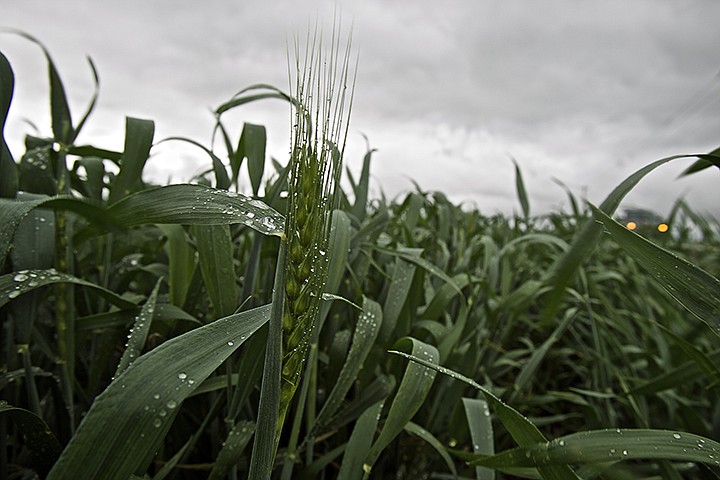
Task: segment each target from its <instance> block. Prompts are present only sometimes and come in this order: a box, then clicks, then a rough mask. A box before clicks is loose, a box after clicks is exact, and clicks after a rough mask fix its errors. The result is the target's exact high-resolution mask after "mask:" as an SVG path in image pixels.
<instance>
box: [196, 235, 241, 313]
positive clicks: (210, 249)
mask: <svg viewBox="0 0 720 480" xmlns="http://www.w3.org/2000/svg"><path fill="white" fill-rule="evenodd" d="M193 227H194V228H193V229H192V232H193V235H194V236H195V241H196V243H197V251H198V257H199V258H198V261H199V264H200V271H201V272H202V276H203V281H204V282H205V288H206V289H207V291H208V295H209V296H210V301H211V302H212V305H213V308H214V310H215V315H216V317H225V316H227V315H230V314H231V313H233V312H234V311H235V309H236V308H237V306H238V291H237V286H236V285H235V268H234V264H233V244H232V239H231V238H230V227H229V226H228V225H203V226H202V227H200V226H198V225H194V226H193Z"/></svg>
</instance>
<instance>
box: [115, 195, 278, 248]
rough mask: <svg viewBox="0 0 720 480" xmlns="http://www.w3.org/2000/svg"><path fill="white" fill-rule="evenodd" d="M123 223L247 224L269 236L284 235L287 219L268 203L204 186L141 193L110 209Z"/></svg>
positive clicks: (130, 224) (123, 200) (125, 224)
mask: <svg viewBox="0 0 720 480" xmlns="http://www.w3.org/2000/svg"><path fill="white" fill-rule="evenodd" d="M107 211H108V213H109V214H110V215H112V217H113V219H114V220H115V221H116V222H118V223H119V224H121V225H123V226H127V227H131V226H136V225H143V224H147V223H179V224H181V225H230V224H238V223H241V224H244V225H247V226H248V227H250V228H252V229H254V230H257V231H258V232H260V233H264V234H265V235H276V236H282V235H283V228H284V227H283V225H284V223H285V219H284V218H283V216H282V215H280V214H279V213H278V212H276V211H275V210H273V209H272V208H270V207H269V206H267V205H266V204H265V203H263V202H261V201H259V200H255V199H252V198H249V197H246V196H245V195H241V194H239V193H234V192H228V191H227V190H218V189H215V188H210V187H203V186H201V185H189V184H184V185H168V186H165V187H158V188H152V189H147V190H143V191H142V192H137V193H135V194H132V195H130V196H128V197H125V198H123V199H122V200H120V201H119V202H117V203H116V204H114V205H112V206H111V207H110V208H108V210H107Z"/></svg>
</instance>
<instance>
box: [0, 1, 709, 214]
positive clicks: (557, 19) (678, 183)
mask: <svg viewBox="0 0 720 480" xmlns="http://www.w3.org/2000/svg"><path fill="white" fill-rule="evenodd" d="M335 12H339V14H340V15H341V16H342V17H343V20H345V22H344V23H345V25H346V31H347V29H348V28H347V26H348V25H349V24H350V23H352V28H353V42H354V44H355V45H356V46H357V48H358V49H359V52H360V64H359V65H360V66H359V72H358V81H357V90H356V97H355V106H354V112H353V120H352V123H351V137H350V141H351V144H350V146H349V147H350V148H349V151H348V165H349V166H350V168H351V169H357V168H358V165H359V162H360V160H361V158H362V155H363V153H364V150H365V141H364V140H363V138H362V137H361V135H360V133H364V134H365V135H367V137H368V138H369V141H370V145H371V146H372V147H374V148H377V149H378V151H377V153H376V154H375V156H374V166H373V174H374V177H373V178H374V180H375V181H376V189H377V190H376V192H378V193H379V189H380V188H382V190H383V191H385V192H386V193H387V194H388V195H391V196H394V195H397V194H398V193H400V192H402V191H406V190H410V189H413V188H414V187H413V184H412V182H411V181H410V180H409V179H413V180H415V181H416V182H417V183H418V184H419V185H420V187H421V188H423V189H425V190H441V191H443V192H445V193H446V194H448V196H450V198H452V199H453V200H455V201H458V202H459V201H470V202H474V203H476V204H477V205H478V206H479V207H480V208H482V209H483V210H486V211H488V212H494V211H502V212H506V213H507V212H511V211H512V210H513V209H516V208H517V200H516V198H515V192H514V181H513V175H514V167H513V164H512V161H511V158H515V159H516V160H517V161H518V163H519V164H520V165H521V168H522V169H523V172H524V174H525V176H526V183H527V186H528V189H529V191H530V195H531V202H532V207H533V211H534V212H535V213H543V212H546V211H549V210H553V209H558V208H562V207H563V206H564V205H566V202H565V198H566V197H565V192H564V191H563V190H562V188H560V187H559V186H557V184H556V183H555V181H554V179H559V180H561V181H562V182H564V183H565V184H567V185H568V186H569V187H570V188H571V189H572V190H573V191H574V192H575V193H576V194H577V195H587V197H588V198H589V199H590V200H591V201H593V202H595V203H598V202H600V201H602V199H603V198H604V196H605V195H606V194H607V193H609V192H610V191H611V190H612V188H613V187H614V186H615V185H617V184H618V183H619V182H620V181H621V180H622V179H623V178H625V177H626V176H627V175H629V174H630V173H632V172H633V171H634V170H636V169H638V168H640V167H641V166H643V165H645V164H647V163H649V162H650V161H652V160H654V159H657V158H660V157H661V156H666V155H671V154H676V153H702V152H706V151H709V150H712V149H714V148H716V147H717V146H718V145H720V136H718V133H717V132H718V131H720V128H719V127H720V102H719V101H718V99H719V98H720V81H719V80H720V79H719V77H718V71H719V70H720V49H718V48H717V46H718V45H720V30H718V29H717V28H716V25H715V23H716V19H717V18H720V3H718V2H715V1H712V0H687V1H683V2H674V1H650V0H638V1H633V2H627V1H620V0H609V1H604V2H590V1H587V0H581V1H573V2H571V1H568V0H544V1H538V2H525V1H519V0H507V1H500V0H490V1H478V2H467V1H460V0H450V1H446V2H432V1H428V0H413V1H410V0H399V1H395V2H381V1H379V0H367V1H363V2H350V1H340V0H339V1H338V2H333V1H329V0H328V1H325V0H299V1H291V0H282V1H275V2H265V1H259V0H257V1H256V0H252V1H227V0H209V1H206V2H202V3H193V2H177V1H169V0H158V1H154V2H144V1H139V0H130V1H126V2H105V3H98V2H92V1H89V0H72V1H66V2H37V1H28V2H22V3H19V2H14V1H10V0H0V13H2V15H0V18H2V20H0V23H1V24H2V26H7V27H12V28H18V29H22V30H24V31H26V32H28V33H30V34H33V35H35V36H37V37H38V38H39V39H40V40H41V41H43V42H44V43H45V44H46V45H47V46H48V48H49V49H50V51H51V53H52V54H53V56H54V58H55V61H56V63H57V64H58V67H59V69H60V71H61V74H63V78H64V79H65V81H66V83H67V84H68V89H69V91H70V94H71V99H72V100H73V102H74V103H73V104H74V105H75V104H77V105H78V107H76V108H75V110H76V112H75V114H76V116H77V115H78V112H79V111H80V110H81V108H80V106H81V105H83V104H84V102H86V101H87V98H88V96H89V92H90V90H91V85H92V84H91V82H90V80H89V78H90V76H89V70H88V68H87V65H86V64H85V63H84V62H85V54H89V55H91V56H92V57H93V59H94V60H95V62H96V63H97V65H98V68H99V70H100V75H101V81H102V85H101V97H100V99H101V100H100V104H99V105H98V111H97V113H96V115H95V117H94V118H92V119H91V121H90V124H89V127H90V128H89V130H88V132H87V135H84V136H83V137H82V139H83V141H87V142H90V143H97V144H101V145H102V146H108V147H109V148H113V147H114V148H120V146H121V142H122V125H123V122H124V120H123V118H124V116H125V115H131V116H141V117H147V118H151V119H153V120H155V121H156V123H157V135H158V138H161V137H163V136H170V135H184V136H188V137H191V138H194V139H197V140H199V141H201V142H206V141H209V139H210V132H211V131H212V125H213V118H212V115H211V114H210V110H211V108H212V107H216V106H217V105H219V104H220V103H222V102H223V101H225V100H227V99H228V98H229V97H230V96H231V95H232V94H234V93H235V92H236V91H238V90H239V89H241V88H243V87H245V86H248V85H250V84H253V83H270V84H273V85H276V86H278V87H280V88H283V89H285V88H286V87H287V82H288V80H287V48H288V43H289V44H290V48H292V42H293V38H294V36H297V37H299V38H300V40H303V39H304V37H305V35H306V32H307V31H308V28H309V29H312V28H314V25H315V22H316V19H318V18H320V19H321V20H320V21H319V23H321V24H324V25H325V28H324V34H325V35H327V34H328V32H329V31H328V28H327V27H328V26H329V25H331V24H332V18H333V15H334V13H335ZM26 43H27V42H24V41H22V40H21V39H19V38H16V37H13V36H11V35H8V34H0V48H2V50H3V51H4V52H5V54H6V55H7V56H8V58H9V59H10V61H11V63H12V65H13V67H14V68H16V74H17V76H18V78H17V82H18V88H17V95H16V101H15V103H14V106H13V108H14V110H11V115H12V116H11V119H10V120H11V122H10V123H9V125H8V127H7V131H6V135H7V136H11V135H12V136H13V137H14V138H15V143H14V144H13V139H12V138H11V139H10V140H11V142H10V143H11V148H12V149H13V152H14V153H15V154H16V155H18V154H19V153H20V150H21V137H22V134H24V133H25V132H26V131H27V128H26V125H25V124H24V123H23V122H22V118H28V119H30V120H32V121H33V122H34V123H36V124H38V125H40V126H42V125H47V124H48V122H47V118H48V116H47V113H46V111H47V98H46V97H43V95H46V92H47V87H46V86H45V84H44V82H46V77H45V75H44V66H43V63H42V56H41V54H40V52H39V51H38V50H37V48H35V47H32V46H28V45H27V44H26ZM41 73H42V74H41ZM20 85H22V87H21V86H20ZM288 117H289V115H288V112H287V107H286V106H284V105H281V104H280V103H279V102H278V103H276V104H270V103H268V104H263V105H257V106H252V107H250V108H248V109H246V110H243V111H242V112H238V113H237V114H235V113H233V116H232V117H231V118H232V119H233V120H237V122H238V123H237V130H238V131H239V128H240V127H241V124H242V122H243V121H248V122H252V123H263V124H266V125H267V126H268V129H269V142H270V145H269V146H270V153H271V154H272V155H274V156H277V157H278V158H279V159H281V160H282V159H283V155H286V152H287V148H288V147H287V139H288V135H289V133H288V127H289V120H288ZM43 122H44V123H43ZM113 142H114V143H113ZM118 143H119V144H118ZM689 162H690V161H686V162H685V163H682V164H681V163H679V162H676V163H677V165H675V166H671V167H668V168H666V169H664V170H663V171H662V172H658V173H654V174H653V175H652V176H651V177H649V178H648V180H647V181H644V182H642V183H641V185H640V187H638V189H637V191H636V192H635V193H633V194H632V195H631V197H630V198H629V199H628V202H632V203H633V204H635V205H639V206H642V207H647V208H653V209H656V210H658V211H660V212H661V213H662V212H665V211H667V209H668V208H669V207H670V205H671V204H672V202H673V201H674V200H675V198H677V197H678V196H680V195H683V194H687V198H688V199H689V201H690V203H691V205H693V206H696V207H697V208H698V209H699V210H701V211H709V212H713V213H714V214H715V215H717V216H718V217H720V206H719V205H720V197H719V196H718V195H719V193H718V189H717V188H716V187H715V186H716V185H717V182H718V180H720V178H718V176H717V172H715V171H713V172H703V174H701V175H697V176H694V177H690V178H687V179H681V180H677V179H676V176H677V174H678V173H679V172H680V171H682V169H683V168H685V167H686V166H687V165H688V164H689ZM203 165H207V160H206V159H205V158H203V157H202V154H200V153H199V152H197V151H195V150H192V149H189V150H188V149H181V148H180V146H178V145H174V146H170V145H165V144H162V145H161V146H159V147H158V153H157V154H156V156H155V157H154V158H153V161H152V162H151V163H150V169H149V172H150V173H151V174H152V175H154V176H156V177H158V178H161V179H162V178H166V177H172V179H173V180H174V181H183V180H186V179H187V178H189V177H190V175H191V174H192V173H193V172H197V171H198V169H202V168H204V167H203Z"/></svg>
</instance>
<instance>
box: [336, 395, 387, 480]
mask: <svg viewBox="0 0 720 480" xmlns="http://www.w3.org/2000/svg"><path fill="white" fill-rule="evenodd" d="M384 404H385V400H380V401H379V402H377V403H376V404H374V405H373V406H371V407H369V408H368V409H367V410H365V411H364V412H363V413H362V415H360V417H359V418H358V421H357V422H356V423H355V428H353V431H352V434H351V435H350V440H349V441H348V444H347V448H346V449H345V455H344V456H343V460H342V464H341V465H340V471H339V472H338V477H337V478H338V480H360V479H361V478H362V476H363V472H367V471H368V470H367V468H368V467H367V466H366V464H365V457H366V455H367V453H368V452H369V451H370V446H371V444H372V441H373V437H374V436H375V430H376V429H377V424H378V421H379V420H380V412H381V411H382V408H383V405H384Z"/></svg>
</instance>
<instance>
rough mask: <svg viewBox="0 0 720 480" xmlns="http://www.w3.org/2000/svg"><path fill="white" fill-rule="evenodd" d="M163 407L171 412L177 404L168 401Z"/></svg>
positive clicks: (173, 401)
mask: <svg viewBox="0 0 720 480" xmlns="http://www.w3.org/2000/svg"><path fill="white" fill-rule="evenodd" d="M165 405H166V406H167V407H168V408H169V409H170V410H172V409H173V408H175V407H177V402H176V401H175V400H169V401H168V402H167V403H166V404H165Z"/></svg>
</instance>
